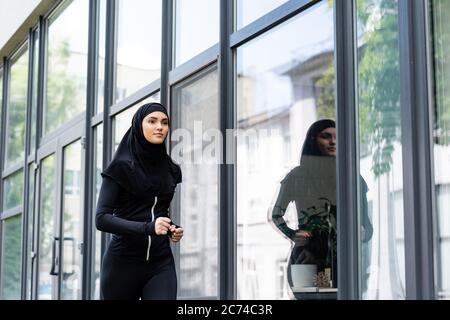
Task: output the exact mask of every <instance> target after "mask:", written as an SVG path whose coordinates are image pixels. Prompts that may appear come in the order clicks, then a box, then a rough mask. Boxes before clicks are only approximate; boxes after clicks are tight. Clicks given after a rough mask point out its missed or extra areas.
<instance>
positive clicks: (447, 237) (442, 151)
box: [431, 0, 450, 299]
mask: <svg viewBox="0 0 450 320" xmlns="http://www.w3.org/2000/svg"><path fill="white" fill-rule="evenodd" d="M431 4H432V14H433V31H434V34H433V49H434V55H433V58H434V80H435V88H434V94H435V99H434V101H435V106H434V118H433V120H434V123H433V124H434V125H433V141H434V183H435V195H436V204H437V219H436V226H437V227H436V229H435V230H437V232H438V234H437V235H436V237H437V239H436V241H435V243H436V244H437V247H436V252H435V254H436V256H437V259H436V262H437V268H436V274H435V275H436V283H437V290H438V298H439V299H450V210H449V205H448V204H449V203H450V170H449V166H448V164H449V159H450V95H449V92H450V57H449V56H448V52H449V50H450V28H449V27H450V1H446V0H433V1H432V2H431Z"/></svg>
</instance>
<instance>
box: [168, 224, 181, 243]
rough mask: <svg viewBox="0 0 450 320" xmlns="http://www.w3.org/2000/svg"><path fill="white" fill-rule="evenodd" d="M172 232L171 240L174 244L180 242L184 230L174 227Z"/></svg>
mask: <svg viewBox="0 0 450 320" xmlns="http://www.w3.org/2000/svg"><path fill="white" fill-rule="evenodd" d="M170 231H171V232H172V235H171V236H170V239H171V240H172V241H173V242H178V241H180V240H181V238H183V233H184V230H183V228H177V227H175V226H174V225H172V226H170Z"/></svg>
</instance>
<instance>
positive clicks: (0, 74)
mask: <svg viewBox="0 0 450 320" xmlns="http://www.w3.org/2000/svg"><path fill="white" fill-rule="evenodd" d="M1 106H3V68H0V119H2V112H3V107H1ZM1 122H2V121H0V135H1V134H3V128H2V123H1Z"/></svg>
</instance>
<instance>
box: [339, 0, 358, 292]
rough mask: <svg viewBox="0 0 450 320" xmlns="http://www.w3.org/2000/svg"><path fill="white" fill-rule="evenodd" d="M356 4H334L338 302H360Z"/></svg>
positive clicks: (347, 1) (348, 1)
mask: <svg viewBox="0 0 450 320" xmlns="http://www.w3.org/2000/svg"><path fill="white" fill-rule="evenodd" d="M355 7H356V3H355V1H354V0H336V1H334V21H335V22H334V23H335V50H336V51H335V64H334V65H335V70H336V74H335V79H336V112H337V125H336V126H337V133H338V134H337V141H338V143H337V144H338V146H339V148H338V152H337V212H338V215H337V217H338V219H337V230H338V231H337V234H338V246H337V254H338V287H339V288H338V299H358V298H359V292H358V291H359V290H358V287H359V283H358V275H359V268H358V262H359V261H358V247H359V245H358V226H359V222H358V186H357V183H358V165H359V163H358V150H357V144H356V141H357V132H358V131H357V123H358V116H357V109H356V97H355V95H356V71H355V57H356V49H355V47H356V45H355V43H356V42H355V41H356V37H355Z"/></svg>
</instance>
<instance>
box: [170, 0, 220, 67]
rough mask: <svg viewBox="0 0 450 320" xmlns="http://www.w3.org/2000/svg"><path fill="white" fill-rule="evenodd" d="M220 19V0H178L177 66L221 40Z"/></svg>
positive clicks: (176, 26)
mask: <svg viewBox="0 0 450 320" xmlns="http://www.w3.org/2000/svg"><path fill="white" fill-rule="evenodd" d="M200 12H202V13H204V14H202V15H201V17H202V18H201V19H199V13H200ZM219 20H220V17H219V0H176V2H175V34H174V37H175V51H174V53H175V66H179V65H180V64H182V63H184V62H186V61H188V60H189V59H191V58H193V57H194V56H196V55H197V54H199V53H201V52H202V51H204V50H206V49H208V48H209V47H211V46H213V45H214V44H216V43H217V42H219V22H220V21H219Z"/></svg>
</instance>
